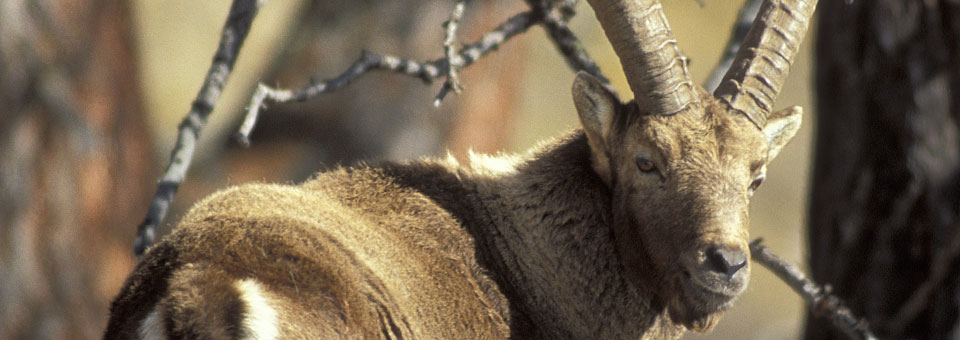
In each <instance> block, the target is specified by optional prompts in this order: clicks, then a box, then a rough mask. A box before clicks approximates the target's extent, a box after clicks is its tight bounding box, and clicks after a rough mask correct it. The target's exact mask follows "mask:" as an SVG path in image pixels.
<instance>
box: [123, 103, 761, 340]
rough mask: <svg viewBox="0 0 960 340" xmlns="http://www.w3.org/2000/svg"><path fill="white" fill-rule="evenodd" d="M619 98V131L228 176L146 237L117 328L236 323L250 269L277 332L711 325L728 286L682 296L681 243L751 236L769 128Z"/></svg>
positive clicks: (231, 333)
mask: <svg viewBox="0 0 960 340" xmlns="http://www.w3.org/2000/svg"><path fill="white" fill-rule="evenodd" d="M612 98H613V97H607V99H609V100H612ZM611 103H612V105H615V110H617V111H618V112H621V111H622V112H627V113H628V114H631V115H632V116H631V117H629V118H621V119H620V120H619V121H618V123H617V124H626V125H629V126H615V127H613V129H614V130H616V131H618V132H617V133H616V134H614V135H612V136H613V137H610V138H609V140H608V141H605V142H603V144H611V145H615V147H613V148H610V149H609V150H607V149H604V150H602V151H598V149H597V148H598V146H597V145H593V144H599V143H592V142H591V143H588V139H589V138H588V135H589V133H588V134H584V133H583V132H573V133H571V134H569V135H567V136H566V137H563V138H560V139H558V140H556V141H554V142H552V143H548V144H545V145H544V146H541V147H540V148H538V149H537V150H536V151H534V152H531V154H530V155H529V156H527V157H522V158H520V157H517V158H509V157H502V158H499V159H485V158H483V157H476V158H475V160H474V162H473V163H474V164H473V165H472V167H471V168H465V167H460V166H459V165H457V164H455V163H454V162H453V161H449V160H448V161H421V162H412V163H403V164H392V163H388V164H384V165H381V166H359V167H354V168H343V169H339V170H335V171H330V172H326V173H321V174H319V175H317V176H316V177H315V178H314V179H312V180H310V181H308V182H306V183H304V184H301V185H298V186H284V185H271V184H249V185H244V186H240V187H235V188H231V189H227V190H224V191H222V192H219V193H217V194H215V195H213V196H211V197H209V198H207V199H205V200H203V201H201V202H199V203H198V204H197V205H196V206H195V207H194V208H193V209H192V210H191V212H190V213H189V214H188V215H187V216H186V217H185V218H184V219H183V221H182V222H181V223H180V225H179V226H178V228H177V229H176V230H175V231H174V232H173V233H172V234H171V235H170V236H168V237H167V238H165V239H164V240H162V241H161V242H160V243H158V244H157V245H156V246H154V247H152V248H151V249H150V250H149V252H148V253H147V254H146V255H145V257H144V259H143V261H142V262H141V264H140V265H139V266H138V268H137V269H136V270H135V272H134V274H133V275H132V276H131V278H130V279H129V281H128V283H127V285H126V287H125V288H124V290H123V291H122V292H121V294H120V295H119V296H118V297H117V300H116V301H115V302H114V305H113V307H112V315H113V317H112V319H111V322H110V324H109V327H108V329H107V335H106V337H105V338H106V339H112V338H130V337H131V335H134V334H137V328H138V327H140V325H141V323H142V320H144V318H145V317H146V315H147V312H148V311H150V310H152V309H154V308H159V310H162V311H163V312H164V314H163V315H164V316H165V319H164V320H165V321H164V325H165V327H166V331H167V332H166V334H167V335H169V336H171V337H174V338H177V337H186V338H192V337H196V336H202V337H209V338H221V337H222V338H242V337H243V331H242V327H240V326H239V325H238V324H237V323H238V321H237V319H242V318H243V317H244V315H245V314H244V313H246V311H245V310H244V308H243V305H242V304H238V302H237V301H238V297H237V296H238V293H237V292H236V291H235V290H234V289H232V288H231V287H232V286H231V284H232V283H231V282H236V281H239V280H243V279H250V278H252V279H253V280H255V281H256V282H258V283H260V284H262V285H263V286H264V287H266V288H265V290H266V292H267V297H268V300H269V301H270V305H271V306H273V307H274V308H275V309H277V311H278V315H279V322H278V323H279V325H280V326H279V327H280V335H281V337H284V338H397V339H399V338H406V339H430V338H437V339H454V338H461V339H462V338H470V339H497V338H507V337H512V338H543V339H560V338H571V339H572V338H577V339H581V338H603V339H638V338H676V337H678V336H679V335H680V334H681V333H682V331H683V330H684V329H685V328H693V329H709V328H710V327H712V325H713V324H714V323H715V322H716V320H717V318H718V315H719V314H718V313H719V312H720V311H722V310H723V309H724V308H726V306H728V305H729V303H721V304H720V305H710V304H709V303H708V304H704V303H701V302H702V299H700V300H698V298H697V297H695V296H694V297H691V296H689V295H690V294H691V291H692V290H689V289H685V288H682V287H685V286H689V285H690V284H689V282H687V281H689V280H686V281H685V278H684V276H683V275H682V272H681V270H682V269H683V267H682V266H680V265H678V264H677V259H681V258H683V257H684V256H686V255H685V254H688V253H691V254H694V255H696V254H697V251H701V252H702V250H699V249H702V247H704V246H707V245H710V244H715V243H717V242H732V243H734V244H735V246H743V247H745V242H746V237H747V231H746V219H747V217H746V201H747V198H748V194H747V193H745V190H744V189H745V187H746V185H747V184H746V182H747V181H748V180H749V179H752V177H750V174H751V173H752V172H755V171H758V169H756V167H755V166H756V164H757V163H756V162H761V163H763V162H765V161H766V159H765V158H766V157H765V155H766V144H765V143H764V141H763V138H762V134H761V133H759V131H757V130H756V128H754V127H753V126H752V125H750V123H749V122H748V121H746V120H745V119H744V118H743V117H737V116H732V115H728V114H726V113H725V112H722V111H720V110H716V109H709V108H708V109H707V110H704V111H702V112H700V113H695V112H691V113H688V114H687V115H683V116H679V115H678V116H674V117H667V118H664V117H657V116H640V115H637V113H636V112H632V111H635V110H636V109H635V108H634V109H631V106H628V105H623V104H619V103H618V102H611ZM601 104H602V103H601ZM603 105H607V104H603ZM581 114H582V115H583V113H581ZM585 125H588V124H585ZM637 150H641V151H642V152H655V153H656V157H657V159H658V162H661V163H660V164H670V166H669V167H667V168H665V170H664V171H665V172H667V174H666V175H665V176H670V177H671V178H675V179H674V180H667V181H665V182H664V183H661V184H659V185H646V184H645V183H644V182H643V181H644V180H649V179H643V178H640V179H638V178H637V176H636V175H635V173H636V170H635V168H634V165H633V164H632V163H631V162H629V161H628V162H626V163H630V164H622V163H625V162H623V160H624V159H628V160H630V159H633V156H629V157H625V156H623V154H624V153H633V152H641V151H637ZM598 153H605V154H607V155H608V156H609V158H608V163H607V164H602V163H599V162H597V161H596V157H593V156H594V155H596V154H598ZM495 163H496V164H499V166H493V164H495ZM751 164H753V166H754V167H753V168H751ZM605 167H608V168H607V169H606V170H604V169H602V168H605ZM598 168H600V169H598ZM598 173H606V174H607V175H606V177H605V176H603V175H598ZM730 183H734V184H736V185H737V186H736V187H735V186H732V185H731V184H730ZM665 192H666V194H665ZM731 217H733V218H732V220H733V221H730V220H731ZM734 295H735V294H734Z"/></svg>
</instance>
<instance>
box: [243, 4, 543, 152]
mask: <svg viewBox="0 0 960 340" xmlns="http://www.w3.org/2000/svg"><path fill="white" fill-rule="evenodd" d="M539 18H540V16H538V15H536V14H535V13H533V12H532V11H530V12H523V13H520V14H517V15H514V16H513V17H511V18H509V19H507V21H506V22H504V23H503V24H500V26H497V28H495V29H494V30H492V31H490V32H487V33H486V34H484V35H483V36H482V37H481V38H480V40H478V41H476V42H474V43H471V44H469V45H466V46H464V48H463V49H462V50H460V52H459V53H458V54H457V56H456V57H455V58H453V60H452V64H454V66H455V67H458V68H464V67H467V66H470V65H471V64H473V63H474V62H475V61H477V60H478V59H480V58H482V57H483V56H485V55H487V54H488V53H490V52H491V51H493V50H496V49H497V48H498V47H500V45H502V44H503V43H504V42H506V41H507V40H510V38H513V37H514V36H516V35H517V34H520V33H523V32H525V31H526V30H527V29H529V28H530V26H533V25H534V24H536V23H538V22H540V19H539ZM450 64H451V61H450V59H448V58H446V57H444V58H440V59H436V60H432V61H428V62H418V61H414V60H408V59H402V58H399V57H396V56H392V55H385V54H377V53H373V52H370V51H364V52H363V54H362V55H361V56H360V58H359V59H357V61H355V62H354V63H353V65H351V66H350V68H349V69H347V70H346V71H345V72H344V73H342V74H340V75H339V76H337V77H336V78H333V79H329V80H326V81H324V82H320V83H315V84H311V85H310V86H307V87H304V88H302V89H299V90H296V91H294V90H289V89H280V88H272V87H270V86H267V85H265V84H263V83H261V84H259V85H258V86H257V90H256V92H255V93H254V94H253V96H252V97H251V98H250V105H249V106H247V114H246V116H245V117H244V120H243V123H242V124H241V126H240V129H239V131H237V133H236V134H235V138H236V139H237V140H238V141H239V142H240V143H241V144H244V145H248V144H249V142H250V140H249V138H250V133H251V131H253V128H254V126H255V125H256V121H257V117H258V116H259V114H260V110H261V109H263V107H264V103H265V102H266V101H267V100H269V101H271V102H274V103H285V102H290V101H303V100H307V99H309V98H313V97H315V96H317V95H320V94H323V93H327V92H331V91H334V90H337V89H339V88H341V87H344V86H346V85H347V84H350V82H352V81H354V80H356V79H357V78H359V77H360V76H362V75H364V74H365V73H367V72H369V71H372V70H384V71H392V72H396V73H400V74H405V75H408V76H412V77H417V78H420V79H422V80H423V81H425V82H427V83H430V82H431V81H433V80H434V79H436V78H438V77H440V76H443V75H444V74H445V73H444V72H442V71H441V70H448V69H449V67H450Z"/></svg>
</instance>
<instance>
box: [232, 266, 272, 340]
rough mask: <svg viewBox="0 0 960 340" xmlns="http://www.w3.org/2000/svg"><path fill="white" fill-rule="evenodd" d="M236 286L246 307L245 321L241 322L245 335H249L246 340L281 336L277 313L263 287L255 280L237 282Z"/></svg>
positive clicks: (264, 339) (268, 339)
mask: <svg viewBox="0 0 960 340" xmlns="http://www.w3.org/2000/svg"><path fill="white" fill-rule="evenodd" d="M236 286H237V290H238V291H240V300H242V301H243V303H244V306H245V307H246V310H245V313H244V315H243V321H241V322H240V324H241V327H243V333H244V334H246V335H247V338H246V339H251V340H270V339H276V338H277V337H278V336H279V334H280V330H279V329H278V328H277V311H276V310H275V309H273V307H271V306H270V301H268V300H267V297H266V296H264V294H263V289H261V285H260V284H259V283H257V281H254V280H253V279H246V280H241V281H237V283H236Z"/></svg>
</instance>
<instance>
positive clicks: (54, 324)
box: [0, 0, 155, 340]
mask: <svg viewBox="0 0 960 340" xmlns="http://www.w3.org/2000/svg"><path fill="white" fill-rule="evenodd" d="M126 4H127V3H126V2H123V1H114V0H90V1H64V2H57V1H53V2H43V3H42V4H40V3H37V2H35V1H32V0H4V1H3V3H2V5H0V339H10V340H14V339H93V338H99V337H100V336H101V332H102V330H103V327H104V326H105V325H106V316H107V308H108V304H109V301H110V299H112V298H113V296H114V294H116V292H117V291H118V290H119V288H120V285H121V284H122V283H123V280H124V278H125V277H126V275H127V274H128V273H129V272H130V270H131V269H132V267H133V263H134V258H133V253H132V252H131V244H132V241H133V234H134V232H135V230H134V229H135V228H133V226H135V225H136V223H137V222H138V221H139V219H140V218H142V212H143V211H145V210H146V204H147V203H148V197H149V190H151V189H150V188H151V183H152V182H153V181H154V179H155V177H154V176H155V172H154V169H155V166H154V165H153V164H151V162H150V161H149V155H150V148H149V138H148V135H147V133H146V127H145V126H144V124H143V121H144V119H143V115H144V111H143V110H142V108H141V103H140V98H141V97H140V95H139V93H138V90H137V88H138V84H137V77H136V72H135V69H136V64H135V62H134V57H133V56H134V53H133V48H132V47H133V40H132V39H130V36H129V34H130V33H131V32H133V28H132V26H133V25H132V23H131V21H130V18H131V15H130V13H129V10H128V8H127V7H126Z"/></svg>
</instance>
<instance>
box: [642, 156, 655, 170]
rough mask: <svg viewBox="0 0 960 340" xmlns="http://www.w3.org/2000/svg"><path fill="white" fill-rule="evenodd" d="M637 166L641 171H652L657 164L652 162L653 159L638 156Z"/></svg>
mask: <svg viewBox="0 0 960 340" xmlns="http://www.w3.org/2000/svg"><path fill="white" fill-rule="evenodd" d="M637 168H638V169H640V171H642V172H647V173H649V172H654V171H656V170H657V165H656V164H653V161H651V160H649V159H646V158H643V157H640V158H637Z"/></svg>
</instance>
